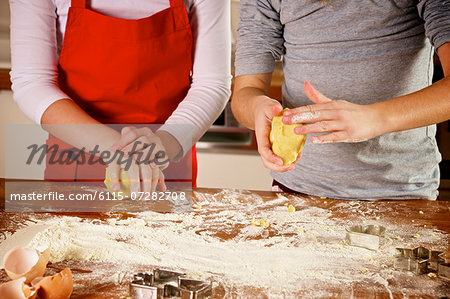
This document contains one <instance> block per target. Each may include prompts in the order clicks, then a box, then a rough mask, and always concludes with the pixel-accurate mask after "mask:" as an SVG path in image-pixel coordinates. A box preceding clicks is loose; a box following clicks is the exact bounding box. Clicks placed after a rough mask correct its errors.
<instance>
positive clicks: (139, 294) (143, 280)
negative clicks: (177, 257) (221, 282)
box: [130, 269, 212, 299]
mask: <svg viewBox="0 0 450 299" xmlns="http://www.w3.org/2000/svg"><path fill="white" fill-rule="evenodd" d="M130 293H131V296H132V297H133V298H134V299H162V298H172V297H181V298H182V299H201V298H206V297H209V296H211V294H212V283H211V282H210V281H203V280H195V279H189V278H186V277H185V273H182V272H175V271H170V270H164V269H153V273H150V274H148V273H138V274H136V275H134V280H133V281H132V282H131V284H130Z"/></svg>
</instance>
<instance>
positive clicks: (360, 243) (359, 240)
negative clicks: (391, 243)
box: [346, 225, 386, 250]
mask: <svg viewBox="0 0 450 299" xmlns="http://www.w3.org/2000/svg"><path fill="white" fill-rule="evenodd" d="M385 232H386V228H384V227H383V226H379V225H355V226H352V227H348V228H347V236H346V240H347V243H348V244H349V245H351V246H357V247H363V248H367V249H370V250H378V249H379V248H380V246H381V245H383V244H384V242H385V239H384V233H385Z"/></svg>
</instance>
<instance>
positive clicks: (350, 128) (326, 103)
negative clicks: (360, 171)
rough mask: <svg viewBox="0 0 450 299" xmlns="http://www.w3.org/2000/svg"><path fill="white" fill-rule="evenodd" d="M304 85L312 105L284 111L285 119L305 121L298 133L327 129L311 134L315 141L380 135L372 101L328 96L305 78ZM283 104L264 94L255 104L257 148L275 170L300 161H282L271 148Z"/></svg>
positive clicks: (362, 139)
mask: <svg viewBox="0 0 450 299" xmlns="http://www.w3.org/2000/svg"><path fill="white" fill-rule="evenodd" d="M303 89H304V91H305V94H306V96H307V97H308V98H309V99H310V100H311V101H312V102H313V104H312V105H307V106H302V107H298V108H295V109H291V110H288V111H285V112H284V113H283V123H285V124H295V123H303V124H305V125H303V126H301V127H298V128H295V130H294V132H295V133H296V134H305V135H306V134H312V133H328V134H324V135H320V136H313V137H311V142H312V143H315V144H320V143H333V142H362V141H366V140H369V139H371V138H374V137H376V136H378V135H381V134H382V132H381V130H380V128H381V126H380V119H381V118H380V117H379V113H378V111H377V110H376V109H375V107H374V106H373V105H357V104H353V103H350V102H348V101H344V100H332V99H330V98H327V97H326V96H324V95H323V94H322V93H320V92H319V91H318V90H316V89H315V88H314V87H313V86H312V85H311V83H309V82H308V81H307V82H305V84H304V86H303ZM282 111H283V107H282V106H281V104H280V103H279V102H278V101H276V100H273V99H271V98H269V97H266V96H263V97H262V98H261V101H260V102H259V103H258V104H257V105H256V109H255V114H254V119H255V135H256V141H257V143H258V152H259V154H260V155H261V158H262V160H263V163H264V166H265V167H266V168H269V169H271V170H274V171H278V172H286V171H290V170H292V169H294V168H295V164H296V163H297V161H298V159H299V158H300V156H301V153H300V155H299V157H298V158H297V161H295V162H294V163H292V164H291V165H287V166H285V165H283V160H282V159H281V158H280V157H278V156H277V155H275V154H274V153H273V152H272V150H271V145H270V142H269V134H270V126H271V122H272V118H273V117H274V116H278V115H281V113H282Z"/></svg>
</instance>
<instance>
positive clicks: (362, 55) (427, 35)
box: [236, 0, 450, 199]
mask: <svg viewBox="0 0 450 299" xmlns="http://www.w3.org/2000/svg"><path fill="white" fill-rule="evenodd" d="M240 13H241V19H240V23H239V26H238V40H237V51H236V75H237V76H239V75H244V74H258V73H269V72H272V71H273V69H274V61H275V60H279V59H281V58H282V57H283V69H284V74H285V82H284V84H283V104H284V106H286V107H289V108H292V107H298V106H303V105H308V104H311V102H310V101H309V100H308V98H307V97H306V95H305V93H304V91H303V88H302V87H303V82H304V81H306V80H309V81H311V83H312V84H313V85H314V86H315V87H317V88H318V90H320V91H321V92H322V93H324V94H325V95H326V96H328V97H330V98H333V99H344V100H347V101H349V102H353V103H357V104H370V103H374V102H379V101H385V100H388V99H391V98H394V97H397V96H401V95H405V94H409V93H412V92H415V91H417V90H420V89H422V88H425V87H427V86H428V85H430V84H431V78H432V74H433V63H432V58H433V53H434V52H433V51H434V49H433V46H434V48H439V47H440V46H441V45H443V44H444V43H446V42H450V1H448V0H421V1H415V0H328V1H327V3H326V4H324V3H322V2H321V1H310V0H241V8H240ZM435 131H436V126H434V125H433V126H428V127H422V128H418V129H414V130H407V131H402V132H396V133H390V134H385V135H382V136H379V137H376V138H373V139H371V140H369V141H365V142H360V143H335V144H312V143H310V141H309V137H310V136H309V137H308V141H307V143H306V145H305V148H304V150H303V156H302V157H301V159H300V160H299V162H298V164H297V166H296V169H295V170H293V171H289V172H287V173H277V172H272V176H273V177H274V179H276V180H277V181H279V182H280V183H282V184H284V185H285V186H287V187H289V188H291V189H294V190H296V191H299V192H302V193H306V194H312V195H318V196H327V197H338V198H348V199H356V198H358V199H406V198H416V199H436V197H437V188H438V186H439V168H438V163H439V161H440V160H441V156H440V154H439V151H438V148H437V146H436V140H435Z"/></svg>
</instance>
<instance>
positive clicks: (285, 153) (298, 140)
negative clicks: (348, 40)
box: [270, 108, 306, 165]
mask: <svg viewBox="0 0 450 299" xmlns="http://www.w3.org/2000/svg"><path fill="white" fill-rule="evenodd" d="M286 110H288V109H287V108H286V109H284V111H286ZM282 118H283V116H282V115H281V116H275V117H274V118H273V119H272V129H271V131H270V143H271V144H272V151H273V153H274V154H275V155H277V156H279V157H280V158H281V159H283V163H284V165H290V164H292V163H293V162H294V161H295V160H297V157H298V154H299V153H300V152H301V151H302V149H303V146H304V145H305V142H306V135H298V134H295V133H294V129H295V128H296V127H300V126H302V124H292V125H285V124H284V123H283V121H282Z"/></svg>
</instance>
